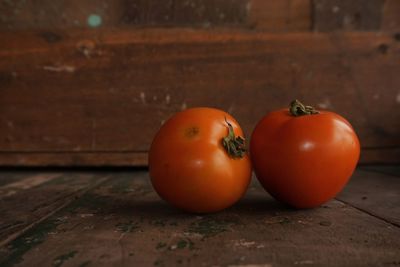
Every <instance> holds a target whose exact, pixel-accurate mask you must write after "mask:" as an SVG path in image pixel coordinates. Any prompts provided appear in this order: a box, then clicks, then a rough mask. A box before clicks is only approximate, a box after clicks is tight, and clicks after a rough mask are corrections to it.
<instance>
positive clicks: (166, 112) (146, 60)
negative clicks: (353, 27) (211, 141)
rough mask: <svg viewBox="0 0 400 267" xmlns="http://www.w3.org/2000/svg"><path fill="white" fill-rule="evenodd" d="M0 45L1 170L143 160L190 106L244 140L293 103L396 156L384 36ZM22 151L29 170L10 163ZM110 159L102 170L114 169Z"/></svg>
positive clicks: (197, 36)
mask: <svg viewBox="0 0 400 267" xmlns="http://www.w3.org/2000/svg"><path fill="white" fill-rule="evenodd" d="M0 38H1V39H2V42H1V43H0V111H1V112H0V126H1V131H0V164H2V165H10V164H11V165H23V164H27V165H35V163H32V162H31V161H35V160H34V159H35V157H36V156H38V157H39V158H40V157H41V156H42V157H46V153H49V154H48V155H47V156H48V157H49V158H51V157H52V155H54V157H55V158H56V160H54V162H60V158H62V157H65V162H68V163H72V165H82V164H81V163H82V162H91V160H90V159H89V160H86V158H85V157H92V156H90V153H93V152H98V153H112V154H114V156H115V154H116V153H136V152H139V153H145V152H146V151H147V150H148V147H149V144H150V142H151V139H152V137H153V135H154V133H155V132H156V131H157V129H158V128H159V127H160V125H161V123H162V122H163V121H165V120H166V119H167V118H168V117H169V116H171V115H172V114H173V113H174V112H177V111H179V110H182V109H184V108H187V107H192V106H204V105H208V106H214V107H217V108H221V109H224V110H227V111H228V112H230V113H232V115H233V116H234V117H236V118H237V119H238V121H239V122H240V123H241V125H242V127H243V128H244V130H245V132H246V134H247V135H248V136H249V135H250V133H251V131H252V129H253V127H254V125H255V124H256V122H257V121H258V120H259V119H260V118H261V117H262V116H263V115H264V114H265V113H267V112H268V111H271V110H273V109H276V108H281V107H283V106H287V105H288V102H289V101H290V100H291V99H293V98H299V99H302V100H303V101H304V102H306V103H309V104H314V105H316V106H318V107H321V108H327V109H332V110H335V111H336V112H338V113H340V114H342V115H343V116H344V117H346V118H348V119H349V121H350V122H351V123H352V124H353V126H354V127H355V129H356V131H357V133H358V134H359V137H360V140H361V144H362V146H363V147H364V148H374V149H375V148H378V149H379V148H382V147H385V148H389V149H398V148H399V146H400V138H399V136H400V132H399V131H400V112H398V108H399V106H400V98H399V97H400V96H399V92H398V86H399V84H400V76H399V75H398V73H399V72H400V64H399V62H400V52H399V51H400V42H399V41H398V39H397V38H395V36H394V35H392V34H390V35H385V34H383V35H376V34H374V33H354V34H334V35H331V34H294V33H293V34H266V33H249V32H241V31H218V32H216V31H199V30H197V31H192V30H182V29H181V30H173V29H171V30H157V29H154V30H135V31H126V30H109V31H105V30H102V31H72V32H71V31H68V32H63V31H57V32H40V31H38V32H29V33H26V32H2V33H0ZM371 107H376V108H371ZM388 114H390V116H388ZM11 152H12V153H14V154H7V153H11ZM25 152H29V153H32V154H30V155H31V156H29V155H27V156H26V157H25V159H26V160H24V159H18V158H15V155H17V154H18V153H25ZM37 152H39V153H38V154H36V155H35V154H34V153H37ZM70 152H72V153H70ZM40 153H42V154H40ZM52 153H53V154H52ZM57 153H60V154H57ZM62 153H64V154H62ZM377 153H379V151H377ZM56 154H57V155H56ZM9 156H11V157H12V156H14V159H16V160H15V162H14V163H13V162H11V163H10V161H12V160H10V158H9ZM114 156H113V155H110V156H109V158H110V162H106V163H105V162H104V160H101V159H100V162H102V163H105V164H107V163H108V165H113V164H117V165H118V156H115V161H113V159H112V158H113V157H114ZM125 156H126V155H121V156H120V158H124V157H125ZM384 156H385V155H383V156H382V157H380V158H379V159H378V160H381V162H382V161H385V160H387V159H392V160H393V157H390V156H388V157H386V158H385V157H384ZM370 157H371V156H370ZM77 158H81V160H74V159H77ZM82 158H83V159H82ZM362 159H363V158H362ZM50 160H51V159H50ZM397 160H399V158H398V157H397ZM61 161H62V160H61ZM21 162H22V163H21ZM39 162H40V160H39ZM366 162H367V160H366ZM39 164H40V163H39ZM57 165H58V164H57ZM60 165H65V163H64V164H62V162H61V164H60ZM94 165H96V164H94ZM97 165H102V164H100V163H98V164H97ZM120 165H121V164H120Z"/></svg>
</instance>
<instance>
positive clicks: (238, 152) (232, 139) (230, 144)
mask: <svg viewBox="0 0 400 267" xmlns="http://www.w3.org/2000/svg"><path fill="white" fill-rule="evenodd" d="M225 122H226V124H227V125H228V135H227V136H225V137H224V138H222V145H223V147H224V148H225V150H226V152H227V153H228V155H229V156H230V157H232V158H243V157H244V155H245V154H246V145H245V140H244V138H243V137H241V136H235V132H234V131H233V127H232V124H230V123H229V122H228V121H227V120H226V118H225Z"/></svg>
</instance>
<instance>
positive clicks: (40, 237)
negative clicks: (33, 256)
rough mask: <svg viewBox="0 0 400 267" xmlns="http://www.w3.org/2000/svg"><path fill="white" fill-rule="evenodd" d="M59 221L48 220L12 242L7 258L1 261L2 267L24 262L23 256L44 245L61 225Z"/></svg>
mask: <svg viewBox="0 0 400 267" xmlns="http://www.w3.org/2000/svg"><path fill="white" fill-rule="evenodd" d="M60 224H61V222H60V221H59V220H57V219H52V220H48V221H46V222H44V223H41V224H39V225H38V226H36V227H35V228H33V229H31V230H29V231H28V232H26V233H25V234H23V235H22V236H20V237H18V238H17V239H15V240H14V241H12V242H11V243H10V244H9V246H8V247H7V248H8V249H9V253H8V255H7V257H5V258H1V259H0V266H3V267H7V266H14V265H15V264H17V263H19V262H21V261H22V256H23V255H24V254H25V253H26V252H27V251H29V250H30V249H32V248H33V247H35V246H37V245H39V244H41V243H43V242H44V241H45V240H46V238H47V236H48V234H49V233H50V232H52V231H53V230H54V229H56V228H57V226H58V225H60Z"/></svg>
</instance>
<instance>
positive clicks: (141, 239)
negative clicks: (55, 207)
mask: <svg viewBox="0 0 400 267" xmlns="http://www.w3.org/2000/svg"><path fill="white" fill-rule="evenodd" d="M147 175H148V174H147V172H135V173H132V172H126V173H124V172H118V173H113V175H112V179H109V180H108V181H107V182H105V183H103V184H102V185H100V186H98V187H96V188H94V189H92V190H90V191H88V192H87V193H86V194H84V195H82V196H81V197H80V198H78V199H76V200H75V201H74V202H72V203H71V204H70V205H69V206H67V207H65V208H64V209H62V210H60V211H59V212H57V213H56V214H54V215H53V216H50V217H49V218H48V219H47V220H45V221H43V222H42V223H40V224H38V225H37V226H36V227H35V228H33V229H31V230H30V231H28V232H26V233H25V234H23V235H21V236H19V237H18V238H17V239H15V240H14V241H12V242H10V243H8V245H7V246H6V247H4V248H3V249H2V254H1V255H0V265H2V266H11V265H14V264H16V263H18V266H32V265H35V266H36V265H38V266H39V265H40V266H51V265H61V264H65V265H70V266H82V265H83V266H87V265H89V266H90V265H93V266H175V265H183V266H201V265H204V266H213V265H218V266H251V264H253V265H255V266H293V265H311V264H312V265H317V266H338V265H340V266H387V265H388V266H391V265H396V263H397V262H399V261H400V258H399V254H398V250H399V248H400V240H399V239H398V238H397V237H398V236H399V234H400V228H399V227H396V226H393V225H391V224H389V223H387V222H385V221H383V220H381V219H379V218H377V217H374V216H371V215H369V214H367V213H365V212H362V211H360V210H358V209H356V208H353V207H351V206H349V205H346V204H344V203H342V202H339V201H336V200H333V201H331V202H329V203H328V204H326V205H324V206H323V207H321V208H318V209H310V210H300V211H299V210H292V209H289V208H287V207H286V206H283V205H281V204H280V203H278V202H275V201H274V200H273V199H271V197H269V196H268V195H267V194H266V193H265V191H264V190H263V189H262V188H261V187H260V186H259V185H258V184H257V183H253V184H252V185H251V186H250V188H249V190H248V192H247V194H246V196H245V197H244V198H243V199H242V200H241V201H240V202H239V203H237V204H236V205H235V206H233V207H232V208H230V209H227V210H225V211H223V212H220V213H216V214H208V215H207V214H203V215H197V214H187V213H183V212H181V211H179V210H176V209H174V208H172V207H170V206H168V205H167V204H166V203H165V202H163V201H161V200H160V199H159V198H158V196H157V195H156V194H155V193H154V191H153V190H152V189H151V187H150V184H149V179H148V176H147ZM377 178H378V179H379V177H377ZM371 179H372V177H371ZM360 181H361V180H360ZM371 181H372V180H371ZM353 186H358V185H356V184H349V187H353ZM354 194H355V195H357V194H359V192H357V191H354ZM361 194H362V193H361ZM358 196H360V195H358Z"/></svg>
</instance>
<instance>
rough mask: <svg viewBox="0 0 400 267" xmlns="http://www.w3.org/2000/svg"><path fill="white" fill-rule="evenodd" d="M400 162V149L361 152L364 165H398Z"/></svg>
mask: <svg viewBox="0 0 400 267" xmlns="http://www.w3.org/2000/svg"><path fill="white" fill-rule="evenodd" d="M399 162H400V147H391V148H387V147H375V148H364V149H363V150H362V151H361V155H360V163H362V164H398V163H399Z"/></svg>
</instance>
